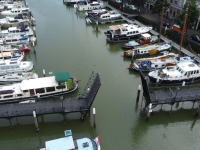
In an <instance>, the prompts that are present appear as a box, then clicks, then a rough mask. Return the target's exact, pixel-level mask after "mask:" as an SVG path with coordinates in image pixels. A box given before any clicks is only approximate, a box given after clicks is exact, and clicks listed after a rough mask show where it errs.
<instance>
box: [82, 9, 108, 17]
mask: <svg viewBox="0 0 200 150" xmlns="http://www.w3.org/2000/svg"><path fill="white" fill-rule="evenodd" d="M105 13H107V10H106V9H94V10H89V11H87V12H85V16H86V17H87V16H89V15H98V14H105Z"/></svg>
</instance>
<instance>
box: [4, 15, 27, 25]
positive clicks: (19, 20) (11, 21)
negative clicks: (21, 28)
mask: <svg viewBox="0 0 200 150" xmlns="http://www.w3.org/2000/svg"><path fill="white" fill-rule="evenodd" d="M25 22H30V21H29V19H28V17H27V16H23V15H22V14H18V15H17V16H15V17H6V18H3V19H0V24H1V25H12V26H13V25H14V24H19V23H25Z"/></svg>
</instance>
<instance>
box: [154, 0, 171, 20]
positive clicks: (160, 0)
mask: <svg viewBox="0 0 200 150" xmlns="http://www.w3.org/2000/svg"><path fill="white" fill-rule="evenodd" d="M170 5H171V4H170V3H169V2H168V1H167V0H156V2H155V3H154V6H153V7H152V9H151V11H152V14H158V16H159V17H158V20H159V18H160V15H161V13H162V9H163V7H164V8H165V9H164V13H165V12H166V11H167V9H168V8H169V6H170Z"/></svg>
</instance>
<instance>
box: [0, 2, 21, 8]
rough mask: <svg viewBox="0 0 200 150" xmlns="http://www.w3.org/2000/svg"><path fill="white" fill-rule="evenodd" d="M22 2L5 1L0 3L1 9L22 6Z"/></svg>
mask: <svg viewBox="0 0 200 150" xmlns="http://www.w3.org/2000/svg"><path fill="white" fill-rule="evenodd" d="M21 7H22V3H20V2H5V3H3V4H1V5H0V10H3V9H4V10H10V9H12V8H21Z"/></svg>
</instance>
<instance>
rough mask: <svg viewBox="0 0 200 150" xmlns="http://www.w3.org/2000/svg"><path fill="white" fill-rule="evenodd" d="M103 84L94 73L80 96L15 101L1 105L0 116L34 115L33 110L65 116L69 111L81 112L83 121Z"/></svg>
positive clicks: (43, 113)
mask: <svg viewBox="0 0 200 150" xmlns="http://www.w3.org/2000/svg"><path fill="white" fill-rule="evenodd" d="M100 86H101V80H100V76H99V74H94V73H93V74H92V75H91V77H90V80H89V81H88V83H87V86H86V88H85V89H84V91H83V93H82V94H81V95H80V96H79V97H75V98H70V99H64V100H60V99H58V100H49V101H39V102H35V103H22V104H19V103H14V104H4V105H0V118H6V119H9V120H10V119H12V118H15V117H22V116H33V111H35V113H36V114H37V115H45V114H55V113H60V114H62V115H63V116H64V115H66V114H68V113H75V112H80V113H81V120H82V121H83V120H84V119H85V117H86V115H87V114H88V113H89V112H90V107H91V106H92V104H93V101H94V99H95V97H96V94H97V92H98V90H99V88H100Z"/></svg>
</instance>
